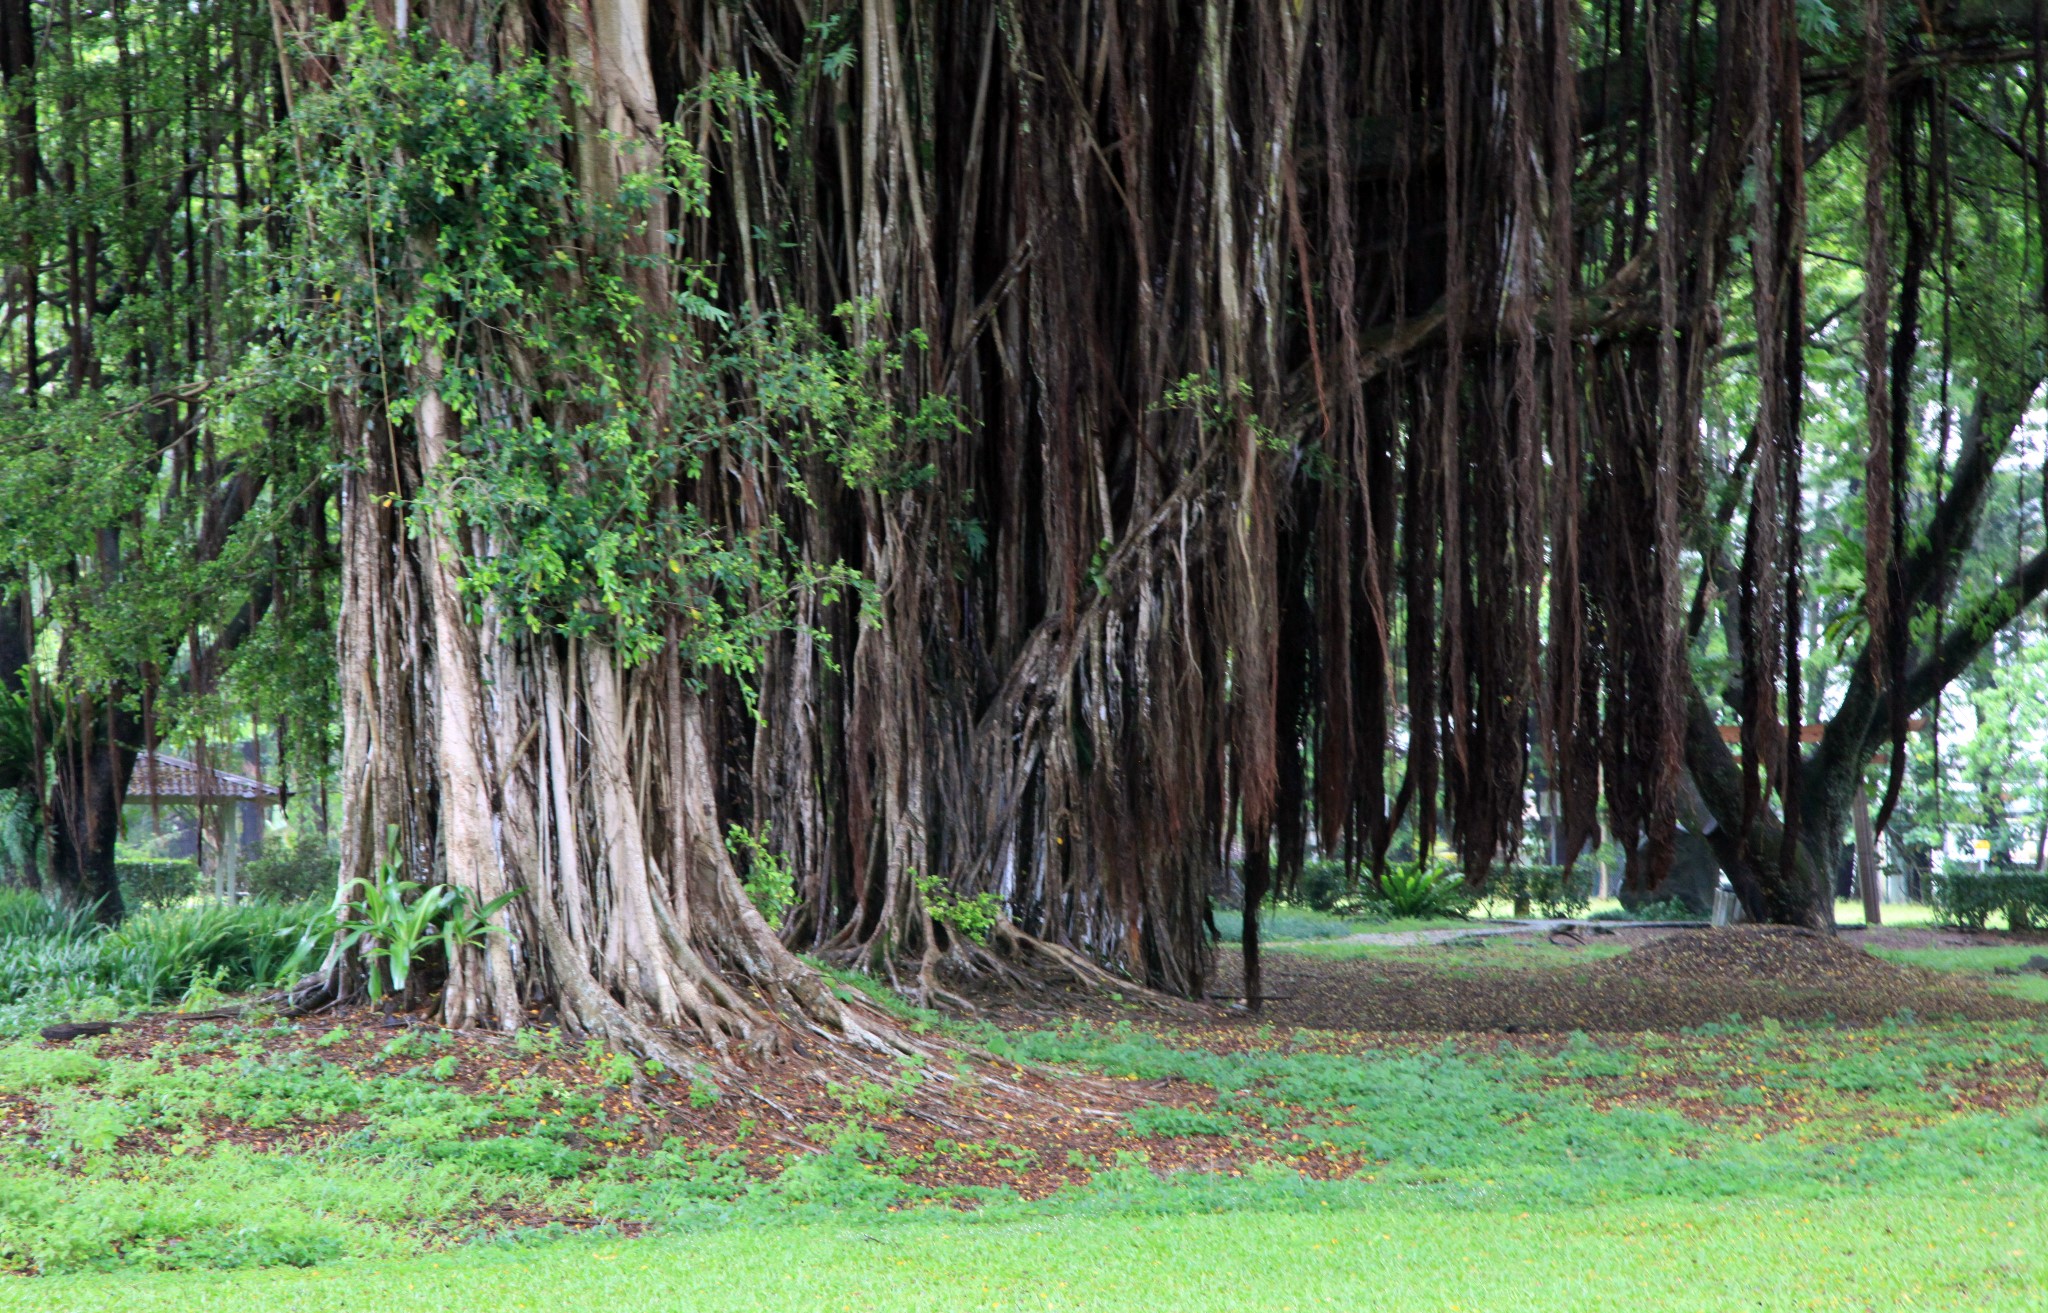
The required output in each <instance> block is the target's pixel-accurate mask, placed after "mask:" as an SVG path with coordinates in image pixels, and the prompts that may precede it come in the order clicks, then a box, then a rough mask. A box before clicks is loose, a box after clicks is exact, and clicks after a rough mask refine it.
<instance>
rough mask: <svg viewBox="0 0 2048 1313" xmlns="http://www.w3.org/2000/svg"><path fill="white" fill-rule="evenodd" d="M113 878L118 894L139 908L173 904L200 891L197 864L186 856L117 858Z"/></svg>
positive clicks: (173, 905) (172, 905) (170, 905)
mask: <svg viewBox="0 0 2048 1313" xmlns="http://www.w3.org/2000/svg"><path fill="white" fill-rule="evenodd" d="M114 881H115V883H117V884H118V885H119V886H120V887H121V897H122V898H124V899H126V900H127V901H129V902H130V903H134V904H136V905H139V906H142V907H175V906H176V905H178V904H179V903H182V902H184V901H185V900H186V899H188V898H191V897H193V896H194V895H196V894H197V893H199V890H200V884H199V863H197V862H195V861H192V860H190V859H189V858H169V857H148V858H130V859H126V860H118V861H116V862H115V863H114Z"/></svg>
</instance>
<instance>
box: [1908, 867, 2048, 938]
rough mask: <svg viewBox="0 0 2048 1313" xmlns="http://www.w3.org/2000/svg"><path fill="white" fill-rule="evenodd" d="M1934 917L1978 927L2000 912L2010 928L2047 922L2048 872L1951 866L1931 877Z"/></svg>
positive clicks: (1965, 925)
mask: <svg viewBox="0 0 2048 1313" xmlns="http://www.w3.org/2000/svg"><path fill="white" fill-rule="evenodd" d="M1931 892H1932V898H1931V901H1932V903H1933V906H1934V912H1935V916H1936V917H1937V918H1938V919H1939V920H1940V921H1941V922H1942V923H1943V924H1945V925H1956V926H1962V927H1964V928H1966V929H1970V930H1982V929H1983V928H1984V926H1985V923H1986V922H1988V921H1989V920H1990V919H1991V917H1992V915H1993V914H1994V913H1999V912H2003V913H2004V914H2005V918H2006V924H2007V925H2008V926H2010V927H2012V928H2014V929H2021V928H2023V927H2026V926H2030V925H2031V926H2043V925H2048V875H2040V874H2036V873H2034V872H2032V871H2003V870H1997V869H1992V870H1986V871H1976V870H1972V869H1970V868H1968V867H1951V868H1949V869H1948V870H1947V871H1945V872H1943V873H1942V874H1941V875H1938V876H1936V877H1935V878H1934V880H1933V889H1932V891H1931Z"/></svg>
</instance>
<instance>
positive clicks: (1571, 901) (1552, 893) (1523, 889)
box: [1481, 862, 1593, 917]
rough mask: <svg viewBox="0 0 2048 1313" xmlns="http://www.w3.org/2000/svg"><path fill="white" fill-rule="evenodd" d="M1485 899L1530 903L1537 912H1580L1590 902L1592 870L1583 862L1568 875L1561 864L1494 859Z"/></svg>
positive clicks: (1558, 914) (1557, 914)
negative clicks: (1495, 860) (1498, 860)
mask: <svg viewBox="0 0 2048 1313" xmlns="http://www.w3.org/2000/svg"><path fill="white" fill-rule="evenodd" d="M1481 897H1484V898H1492V899H1498V900H1500V901H1502V902H1509V903H1514V904H1517V905H1520V904H1522V903H1524V902H1527V903H1529V904H1532V905H1533V906H1534V907H1535V909H1536V911H1537V914H1538V915H1541V916H1546V917H1570V916H1580V915H1583V914H1584V913H1585V911H1586V909H1587V908H1588V907H1590V906H1591V905H1592V902H1593V872H1592V870H1591V868H1590V867H1588V866H1586V865H1585V864H1584V863H1580V864H1578V865H1575V866H1574V867H1573V868H1572V870H1571V872H1570V874H1569V875H1567V874H1566V872H1565V868H1563V867H1562V866H1546V865H1538V864H1534V863H1527V862H1512V863H1507V862H1496V863H1495V864H1494V865H1493V867H1492V868H1491V869H1489V870H1488V871H1487V873H1486V889H1485V891H1484V893H1483V894H1482V895H1481Z"/></svg>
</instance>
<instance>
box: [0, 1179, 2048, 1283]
mask: <svg viewBox="0 0 2048 1313" xmlns="http://www.w3.org/2000/svg"><path fill="white" fill-rule="evenodd" d="M2044 1215H2048V1187H2044V1186H2042V1185H2039V1184H2035V1185H2029V1186H2027V1187H2025V1188H2021V1189H2017V1190H2011V1189H2008V1190H2004V1191H2002V1192H2000V1193H1998V1194H1995V1195H1994V1194H1987V1193H1983V1192H1975V1191H1959V1190H1934V1191H1929V1190H1918V1189H1916V1190H1899V1191H1879V1192H1852V1193H1845V1194H1842V1195H1839V1196H1835V1197H1831V1198H1825V1199H1813V1200H1798V1201H1786V1200H1778V1199H1763V1200H1742V1199H1718V1200H1712V1201H1705V1202H1703V1201H1699V1200H1691V1199H1685V1200H1669V1199H1650V1200H1635V1201H1630V1202H1628V1203H1625V1204H1610V1205H1601V1206H1595V1207H1590V1208H1579V1209H1572V1210H1570V1211H1540V1212H1539V1211H1532V1210H1527V1209H1503V1208H1479V1209H1471V1208H1463V1209H1447V1208H1442V1207H1437V1206H1431V1205H1429V1204H1426V1203H1424V1204H1421V1205H1419V1206H1418V1204H1417V1203H1416V1202H1415V1201H1412V1200H1409V1199H1405V1198H1401V1197H1398V1195H1396V1194H1394V1193H1392V1192H1389V1193H1388V1194H1387V1195H1385V1196H1382V1197H1380V1198H1375V1199H1371V1200H1368V1201H1363V1202H1351V1201H1342V1202H1338V1203H1335V1204H1332V1203H1330V1202H1329V1201H1326V1200H1323V1201H1319V1200H1304V1201H1303V1206H1300V1207H1296V1208H1290V1209H1286V1210H1261V1211H1245V1212H1234V1213H1227V1214H1220V1215H1219V1214H1192V1215H1176V1216H1142V1215H1139V1216H1130V1215H1123V1216H1066V1217H1060V1216H1047V1217H1038V1218H1029V1219H1019V1220H1013V1221H1003V1222H975V1221H971V1220H962V1219H948V1220H943V1221H939V1220H922V1219H921V1220H918V1221H913V1222H908V1223H896V1224H893V1225H880V1224H876V1225H868V1226H858V1227H848V1226H816V1227H814V1226H797V1227H787V1228H772V1229H769V1228H754V1227H748V1228H741V1229H735V1230H729V1231H723V1232H718V1233H715V1234H709V1235H701V1236H690V1237H679V1238H662V1239H647V1240H636V1241H613V1242H598V1243H590V1242H573V1241H572V1242H562V1243H557V1244H554V1245H548V1246H542V1247H536V1248H533V1249H529V1250H525V1251H512V1252H465V1253H462V1254H443V1255H437V1256H434V1257H431V1258H424V1259H414V1260H409V1261H403V1262H364V1263H356V1264H344V1265H338V1266H335V1267H332V1268H326V1269H315V1270H309V1271H285V1272H276V1271H263V1272H244V1273H233V1274H228V1275H225V1276H223V1275H221V1274H204V1275H199V1274H190V1275H173V1276H157V1277H123V1278H111V1279H110V1278H56V1279H50V1280H45V1281H38V1282H13V1283H8V1284H5V1285H0V1309H20V1310H23V1311H24V1313H27V1311H28V1310H36V1311H37V1313H58V1311H60V1310H67V1311H68V1310H88V1309H91V1310H98V1309H122V1310H136V1313H145V1311H147V1310H166V1311H168V1310H187V1309H190V1310H210V1309H222V1310H226V1309H234V1310H245V1309H249V1310H266V1311H270V1310H274V1311H276V1313H287V1311H289V1313H327V1311H330V1310H331V1311H332V1313H344V1311H347V1313H355V1311H356V1310H361V1309H375V1310H379V1313H402V1311H405V1310H415V1309H420V1310H426V1309H433V1310H442V1309H447V1310H463V1313H501V1311H502V1313H519V1311H524V1310H544V1311H546V1313H567V1311H568V1310H582V1309H602V1310H604V1311H605V1313H643V1311H644V1313H679V1311H681V1310H692V1311H695V1310H705V1311H707V1313H708V1311H709V1310H725V1309H731V1310H749V1311H751V1310H761V1309H820V1310H860V1311H862V1313H867V1311H873V1313H884V1311H887V1313H894V1311H895V1310H930V1311H932V1313H953V1311H954V1310H964V1309H1002V1310H1007V1309H1018V1310H1024V1309H1031V1310H1040V1309H1076V1310H1095V1311H1100V1313H1113V1311H1115V1310H1123V1309H1130V1310H1145V1311H1146V1313H1151V1311H1152V1310H1164V1309H1170V1310H1177V1311H1178V1313H1199V1311H1201V1310H1211V1309H1214V1310H1237V1309H1246V1308H1261V1309H1272V1310H1276V1311H1279V1313H1285V1311H1286V1310H1308V1309H1389V1310H1396V1309H1398V1310H1417V1309H1431V1310H1435V1309H1442V1310H1453V1309H1485V1310H1507V1309H1531V1310H1541V1309H1559V1310H1566V1309H1572V1310H1576V1309H1631V1310H1633V1309H1658V1310H1683V1309H1700V1310H1723V1309H1734V1308H1745V1309H1754V1308H1764V1309H1814V1308H1819V1309H1870V1308H1885V1309H1889V1308H1904V1307H1914V1308H1935V1309H1941V1308H1948V1309H1980V1310H1988V1309H2015V1310H2020V1309H2024V1310H2038V1309H2040V1308H2041V1307H2043V1306H2044V1303H2048V1245H2044V1244H2043V1243H2042V1240H2043V1237H2042V1233H2041V1225H2042V1224H2041V1220H2040V1219H2041V1218H2042V1217H2043V1216H2044Z"/></svg>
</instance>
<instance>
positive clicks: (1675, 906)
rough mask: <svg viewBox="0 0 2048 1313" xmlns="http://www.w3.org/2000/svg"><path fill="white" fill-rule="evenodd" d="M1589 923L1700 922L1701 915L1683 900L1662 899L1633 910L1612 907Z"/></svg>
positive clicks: (1592, 916)
mask: <svg viewBox="0 0 2048 1313" xmlns="http://www.w3.org/2000/svg"><path fill="white" fill-rule="evenodd" d="M1586 919H1587V920H1589V921H1698V920H1699V919H1700V917H1699V913H1697V912H1695V911H1693V910H1692V909H1691V908H1690V907H1687V906H1686V905H1685V900H1684V899H1683V898H1660V899H1658V900H1657V901H1656V902H1653V903H1637V904H1636V905H1635V907H1634V908H1633V909H1631V908H1626V907H1610V908H1608V909H1607V910H1606V911H1604V912H1595V913H1593V915H1591V916H1589V917H1587V918H1586Z"/></svg>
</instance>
